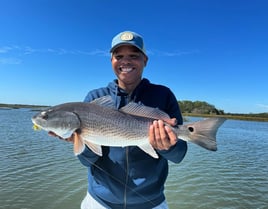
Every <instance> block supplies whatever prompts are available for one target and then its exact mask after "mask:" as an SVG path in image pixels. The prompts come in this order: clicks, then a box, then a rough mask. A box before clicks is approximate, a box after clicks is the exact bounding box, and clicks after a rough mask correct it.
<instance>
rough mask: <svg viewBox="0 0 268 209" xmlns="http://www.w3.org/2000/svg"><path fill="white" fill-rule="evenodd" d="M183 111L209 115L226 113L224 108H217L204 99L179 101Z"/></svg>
mask: <svg viewBox="0 0 268 209" xmlns="http://www.w3.org/2000/svg"><path fill="white" fill-rule="evenodd" d="M178 103H179V106H180V108H181V112H182V113H192V114H209V115H224V111H223V110H219V109H217V108H216V107H215V106H214V105H212V104H209V103H207V102H204V101H194V102H193V101H189V100H184V101H178Z"/></svg>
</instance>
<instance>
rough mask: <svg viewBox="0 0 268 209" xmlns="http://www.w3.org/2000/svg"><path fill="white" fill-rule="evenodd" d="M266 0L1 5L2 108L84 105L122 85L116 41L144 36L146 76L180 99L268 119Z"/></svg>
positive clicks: (30, 0)
mask: <svg viewBox="0 0 268 209" xmlns="http://www.w3.org/2000/svg"><path fill="white" fill-rule="evenodd" d="M267 11H268V1H266V0H176V1H175V0H174V1H170V0H165V1H155V0H147V1H146V0H136V1H126V0H124V1H122V0H117V1H112V0H0V103H11V104H14V103H16V104H38V105H39V104H41V105H56V104H60V103H64V102H69V101H82V100H83V99H84V97H85V96H86V94H87V92H88V91H89V90H91V89H94V88H98V87H102V86H106V85H107V83H108V82H110V81H111V80H113V79H114V78H115V76H114V73H113V70H112V68H111V64H110V55H109V49H110V44H111V39H112V38H113V36H114V35H116V34H117V33H119V32H121V31H124V30H132V31H135V32H138V33H140V34H141V35H142V36H143V37H144V41H145V45H146V48H147V52H148V55H149V62H148V65H147V67H146V68H145V71H144V77H146V78H148V79H150V81H151V82H153V83H158V84H163V85H166V86H168V87H170V88H171V90H172V91H173V92H174V94H175V95H176V97H177V99H178V100H191V101H196V100H199V101H206V102H208V103H210V104H212V105H214V106H215V107H216V108H218V109H221V110H224V111H225V112H226V113H228V112H231V113H261V112H268V94H267V91H268V82H267V80H268V77H267V70H268V12H267Z"/></svg>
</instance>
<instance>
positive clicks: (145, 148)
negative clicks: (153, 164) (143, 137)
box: [138, 143, 158, 158]
mask: <svg viewBox="0 0 268 209" xmlns="http://www.w3.org/2000/svg"><path fill="white" fill-rule="evenodd" d="M138 147H139V148H140V149H142V150H143V151H144V152H146V153H147V154H148V155H150V156H152V157H153V158H158V154H157V153H156V151H155V149H154V148H153V147H152V145H151V144H149V143H147V144H143V145H139V146H138Z"/></svg>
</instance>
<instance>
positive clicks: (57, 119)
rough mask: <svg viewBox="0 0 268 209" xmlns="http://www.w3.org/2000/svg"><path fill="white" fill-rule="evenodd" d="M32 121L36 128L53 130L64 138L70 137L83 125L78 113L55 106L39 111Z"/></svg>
mask: <svg viewBox="0 0 268 209" xmlns="http://www.w3.org/2000/svg"><path fill="white" fill-rule="evenodd" d="M32 122H33V124H34V129H35V130H36V129H43V130H45V131H48V132H50V131H51V132H54V133H55V134H56V135H58V136H60V137H62V138H68V137H70V136H71V135H72V133H73V132H74V131H76V130H77V129H79V128H80V125H81V122H80V119H79V117H78V115H77V114H76V113H74V112H70V111H65V110H54V109H53V108H51V109H48V110H45V111H41V112H39V113H37V114H36V115H34V116H33V117H32Z"/></svg>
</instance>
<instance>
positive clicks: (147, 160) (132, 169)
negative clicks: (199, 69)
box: [78, 79, 187, 209]
mask: <svg viewBox="0 0 268 209" xmlns="http://www.w3.org/2000/svg"><path fill="white" fill-rule="evenodd" d="M105 95H111V96H112V98H113V100H114V102H115V104H116V107H117V108H120V107H122V106H124V105H126V104H127V103H128V102H130V101H134V102H141V103H142V104H144V105H146V106H150V107H157V108H159V109H161V110H163V111H164V112H166V113H167V114H169V116H170V117H171V118H176V119H177V121H178V124H182V122H183V121H182V115H181V112H180V109H179V106H178V102H177V100H176V98H175V96H174V94H173V93H172V92H171V91H170V89H169V88H167V87H165V86H161V85H155V84H151V83H150V82H149V81H148V80H147V79H143V80H142V81H141V83H140V84H139V85H138V86H137V88H136V89H135V90H134V92H132V94H131V95H128V94H127V93H126V92H124V91H123V90H122V89H120V88H119V87H118V85H117V81H116V80H115V81H114V82H111V83H109V84H108V86H107V87H104V88H100V89H96V90H93V91H90V92H89V93H88V95H87V96H86V98H85V102H90V101H92V100H94V99H96V98H99V97H102V96H105ZM186 151H187V144H186V142H184V141H182V140H178V142H177V144H176V145H174V146H173V147H171V148H170V149H169V150H167V151H159V150H157V153H158V154H159V158H158V159H155V158H153V157H151V156H149V155H148V154H146V153H145V152H144V151H142V150H141V149H140V148H138V147H136V146H130V147H122V148H121V147H106V146H102V152H103V156H102V157H100V156H98V155H96V154H95V153H93V152H92V151H91V150H90V149H89V148H87V147H86V148H85V150H84V151H83V152H82V153H81V154H80V155H78V158H79V160H80V161H81V163H82V164H83V165H85V166H87V167H88V192H89V193H90V194H91V195H92V196H93V197H94V199H96V200H97V201H98V202H100V203H101V204H102V205H104V206H105V207H108V208H112V209H117V208H118V209H119V208H120V209H121V208H128V209H132V208H133V209H134V208H135V209H137V208H138V209H148V208H153V207H155V206H157V205H159V204H160V203H161V202H163V201H164V200H165V196H164V183H165V181H166V178H167V175H168V160H170V161H172V162H174V163H179V162H180V161H181V160H182V159H183V158H184V156H185V154H186Z"/></svg>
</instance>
